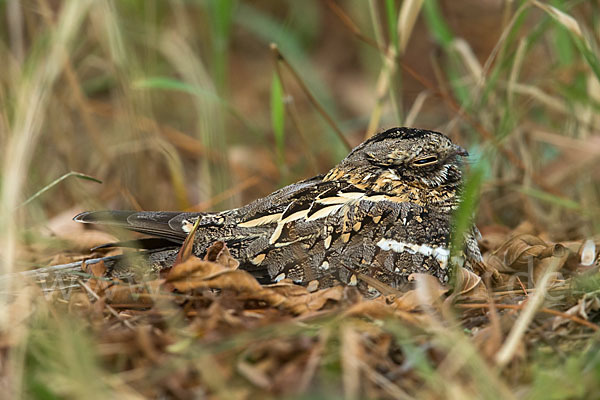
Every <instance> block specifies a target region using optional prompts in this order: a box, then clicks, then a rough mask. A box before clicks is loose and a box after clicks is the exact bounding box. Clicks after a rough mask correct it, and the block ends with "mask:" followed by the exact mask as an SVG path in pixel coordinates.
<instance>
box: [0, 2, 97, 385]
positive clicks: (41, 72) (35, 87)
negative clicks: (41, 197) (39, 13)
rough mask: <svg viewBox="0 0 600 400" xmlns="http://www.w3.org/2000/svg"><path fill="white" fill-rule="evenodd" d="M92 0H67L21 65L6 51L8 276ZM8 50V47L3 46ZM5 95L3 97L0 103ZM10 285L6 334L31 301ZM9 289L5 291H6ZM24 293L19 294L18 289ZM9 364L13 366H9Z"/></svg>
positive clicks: (3, 310) (2, 214)
mask: <svg viewBox="0 0 600 400" xmlns="http://www.w3.org/2000/svg"><path fill="white" fill-rule="evenodd" d="M92 3H93V1H92V0H75V1H68V2H65V4H64V5H63V7H62V8H61V9H60V12H59V15H58V18H57V19H56V25H55V26H54V27H48V28H49V32H48V36H44V37H42V38H41V41H43V44H42V43H35V45H37V46H39V47H38V51H36V52H31V56H30V57H29V58H28V59H27V60H26V62H25V65H21V63H20V61H19V60H18V59H16V58H13V56H12V55H11V54H6V55H5V56H6V59H8V60H9V62H8V63H7V64H8V68H6V69H5V71H6V73H9V74H12V76H11V82H13V85H12V86H11V87H10V89H11V90H12V91H14V92H12V93H11V95H10V96H9V97H10V98H12V99H13V100H12V102H13V104H10V105H9V104H3V106H2V110H3V112H9V111H8V110H12V113H11V114H9V115H5V116H4V119H5V121H10V122H9V123H8V124H9V126H8V129H7V130H8V132H7V135H5V136H4V140H6V143H5V146H4V154H3V160H4V162H3V164H2V181H1V185H2V186H1V193H0V196H1V197H0V246H1V247H0V273H2V274H9V273H11V272H14V271H15V270H16V267H15V265H16V262H17V238H18V236H19V234H20V233H21V232H22V220H23V218H22V217H23V216H22V211H21V210H17V209H18V207H19V205H20V204H21V202H22V201H23V189H24V184H25V182H26V180H27V177H28V174H29V168H30V163H31V160H32V157H33V154H34V151H35V147H36V144H37V142H38V139H39V138H40V135H41V132H42V126H43V125H44V121H45V119H46V117H47V115H46V113H47V106H48V104H49V102H50V101H51V93H52V89H53V86H54V84H55V83H56V81H57V79H58V77H59V76H60V74H61V71H62V69H63V66H64V64H65V61H66V60H67V59H68V57H69V51H70V49H71V46H72V44H73V40H74V39H75V38H76V35H77V34H78V33H79V32H80V28H81V25H82V23H83V21H84V18H85V17H86V15H87V13H88V10H89V8H90V6H91V5H92ZM5 51H6V53H8V50H5ZM5 101H7V97H4V98H3V102H5ZM8 284H9V285H11V286H12V287H9V288H2V290H1V291H0V296H2V297H0V329H1V330H2V332H3V333H4V334H6V335H8V336H9V337H10V336H11V335H17V334H18V335H22V334H23V333H24V331H23V329H17V328H18V326H20V325H21V324H20V323H19V321H20V320H21V319H22V318H23V316H24V315H28V314H29V311H30V309H31V303H30V302H29V301H19V302H15V303H12V304H10V305H9V301H10V300H11V299H9V298H8V293H14V292H17V289H18V286H19V284H20V282H19V281H18V280H16V279H15V280H12V281H9V282H8ZM6 289H8V290H6ZM21 294H23V293H21ZM25 338H26V335H25V337H23V336H19V337H13V338H12V340H14V343H21V344H22V345H23V344H24V343H25ZM23 351H24V346H18V347H16V348H15V349H14V351H11V352H10V355H9V358H10V363H9V366H8V367H7V370H8V371H7V372H8V374H9V376H11V377H12V378H13V379H12V380H11V381H10V386H11V387H10V390H9V393H12V394H13V395H16V393H18V392H19V391H20V387H21V378H22V375H21V369H22V366H23V357H24V354H23ZM11 368H12V370H11Z"/></svg>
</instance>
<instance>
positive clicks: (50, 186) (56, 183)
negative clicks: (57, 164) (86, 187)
mask: <svg viewBox="0 0 600 400" xmlns="http://www.w3.org/2000/svg"><path fill="white" fill-rule="evenodd" d="M72 176H74V177H75V178H79V179H83V180H87V181H92V182H96V183H102V181H101V180H100V179H96V178H94V177H93V176H89V175H86V174H82V173H81V172H75V171H71V172H67V173H66V174H64V175H63V176H61V177H60V178H58V179H55V180H54V181H52V182H51V183H50V184H48V185H46V186H44V187H43V188H42V189H40V190H38V191H37V192H36V193H35V194H34V195H33V196H31V197H30V198H28V199H27V200H25V202H24V203H23V204H21V205H20V207H23V206H25V205H27V204H29V203H31V202H32V201H33V200H35V199H37V198H38V197H40V196H41V195H43V194H44V193H46V192H47V191H48V190H50V189H52V188H53V187H54V186H56V185H58V184H59V183H61V182H62V181H64V180H65V179H67V178H70V177H72Z"/></svg>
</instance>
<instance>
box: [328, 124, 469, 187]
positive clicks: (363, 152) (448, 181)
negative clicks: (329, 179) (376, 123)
mask: <svg viewBox="0 0 600 400" xmlns="http://www.w3.org/2000/svg"><path fill="white" fill-rule="evenodd" d="M466 156H468V153H467V151H466V150H465V149H463V148H462V147H460V146H458V145H456V144H454V143H452V141H451V140H450V139H449V138H448V137H446V136H445V135H443V134H441V133H439V132H434V131H428V130H421V129H412V128H393V129H389V130H387V131H384V132H381V133H378V134H377V135H375V136H373V137H371V138H370V139H368V140H367V141H365V142H364V143H362V144H360V145H359V146H357V147H356V148H355V149H354V150H352V152H351V153H350V154H349V155H348V156H347V157H346V158H345V159H344V160H342V162H341V163H340V164H339V165H338V166H337V167H336V168H335V169H334V170H337V171H348V176H349V177H352V181H358V180H360V179H359V177H360V176H362V180H363V181H364V182H365V183H367V182H368V181H371V182H373V183H374V184H377V185H378V186H381V180H382V179H383V180H395V179H397V180H398V181H402V182H403V183H405V184H407V185H414V186H420V187H427V188H437V187H441V186H445V187H448V188H452V187H456V186H458V185H460V183H461V177H462V176H461V169H460V166H461V164H462V158H463V157H466ZM339 178H341V179H343V177H342V176H341V175H340V176H339Z"/></svg>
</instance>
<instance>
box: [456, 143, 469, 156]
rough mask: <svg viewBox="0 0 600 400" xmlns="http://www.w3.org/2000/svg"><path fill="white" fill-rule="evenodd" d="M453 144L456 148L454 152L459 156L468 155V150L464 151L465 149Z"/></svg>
mask: <svg viewBox="0 0 600 400" xmlns="http://www.w3.org/2000/svg"><path fill="white" fill-rule="evenodd" d="M454 146H455V148H456V154H458V155H459V156H463V157H468V156H469V152H468V151H466V150H465V149H463V148H462V147H460V146H459V145H454Z"/></svg>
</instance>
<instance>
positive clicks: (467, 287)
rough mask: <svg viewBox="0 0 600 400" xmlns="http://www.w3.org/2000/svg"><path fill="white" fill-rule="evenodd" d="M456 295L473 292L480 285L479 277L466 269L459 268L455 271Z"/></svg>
mask: <svg viewBox="0 0 600 400" xmlns="http://www.w3.org/2000/svg"><path fill="white" fill-rule="evenodd" d="M456 272H457V273H456V287H455V288H454V291H455V293H456V294H459V295H461V294H467V293H469V292H471V291H473V290H474V289H475V288H476V287H477V286H479V284H480V283H481V277H480V276H479V275H477V274H476V273H474V272H472V271H469V270H468V269H466V268H463V267H459V268H457V271H456Z"/></svg>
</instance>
